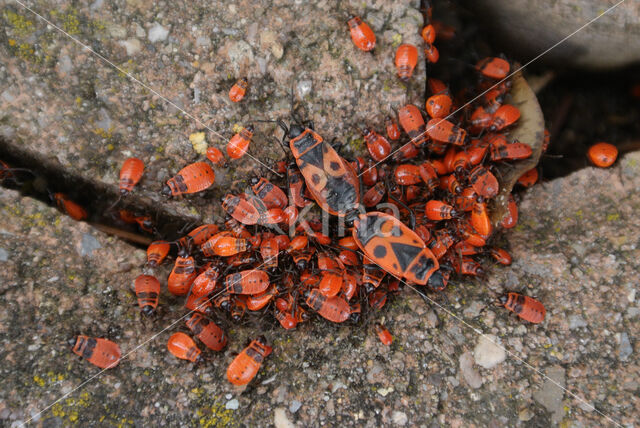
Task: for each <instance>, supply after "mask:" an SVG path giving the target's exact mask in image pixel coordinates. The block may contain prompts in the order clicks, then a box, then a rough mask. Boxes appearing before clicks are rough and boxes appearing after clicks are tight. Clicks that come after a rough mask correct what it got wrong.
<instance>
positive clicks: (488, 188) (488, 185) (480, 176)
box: [469, 165, 500, 198]
mask: <svg viewBox="0 0 640 428" xmlns="http://www.w3.org/2000/svg"><path fill="white" fill-rule="evenodd" d="M469 184H471V187H472V188H473V190H474V191H475V192H476V193H477V194H478V195H480V196H482V197H483V198H493V197H495V196H496V195H497V194H498V190H500V185H499V184H498V179H497V178H496V177H495V176H494V175H493V174H492V173H491V171H489V170H488V169H487V168H485V167H484V166H482V165H478V166H476V167H475V168H473V169H472V170H471V172H470V173H469Z"/></svg>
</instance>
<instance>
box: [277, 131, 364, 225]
mask: <svg viewBox="0 0 640 428" xmlns="http://www.w3.org/2000/svg"><path fill="white" fill-rule="evenodd" d="M278 123H279V124H280V126H281V127H282V128H283V129H284V130H285V135H287V136H288V138H289V139H290V140H289V147H290V148H291V152H292V153H293V156H294V158H295V160H296V163H297V165H298V168H299V169H300V172H301V173H302V175H303V176H304V180H305V182H306V185H307V189H308V190H309V192H310V193H311V196H312V197H313V199H315V201H316V203H317V204H318V205H319V206H320V208H322V209H323V210H324V211H326V212H328V213H329V214H331V215H336V216H340V217H342V216H345V215H346V214H347V213H348V212H350V211H352V210H354V209H355V208H356V207H357V206H358V204H359V203H360V198H361V195H360V184H359V180H358V176H357V175H356V172H355V170H354V169H353V167H352V166H351V164H349V163H348V162H347V161H345V160H344V159H343V158H342V157H341V156H340V155H339V154H338V153H337V152H336V151H335V149H334V148H333V147H331V145H329V144H328V143H327V142H326V141H324V140H323V138H322V137H321V136H320V134H318V133H316V132H315V131H313V129H311V128H305V129H302V128H301V127H299V126H297V125H294V126H292V127H291V128H290V129H289V128H287V127H286V125H285V124H284V123H282V122H278ZM296 205H297V204H296Z"/></svg>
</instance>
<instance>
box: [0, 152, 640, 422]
mask: <svg viewBox="0 0 640 428" xmlns="http://www.w3.org/2000/svg"><path fill="white" fill-rule="evenodd" d="M600 183H601V184H600ZM605 183H606V184H605ZM638 188H640V154H630V155H627V156H625V157H623V158H622V159H621V160H620V162H619V164H618V165H617V166H615V167H614V168H612V169H607V170H599V169H595V168H586V169H584V170H581V171H578V172H576V173H573V174H571V175H569V176H568V177H566V178H563V179H558V180H554V181H552V182H548V183H545V184H544V185H538V186H536V187H534V188H533V189H531V190H530V191H528V192H527V193H525V194H524V197H523V200H522V203H521V206H520V224H519V226H518V227H516V229H515V230H513V231H512V232H511V233H509V234H508V235H506V238H507V241H508V246H509V248H510V250H511V253H512V255H513V256H514V264H513V265H512V266H511V267H509V268H499V267H496V268H494V269H492V270H491V272H490V273H489V275H488V276H487V280H486V281H482V282H481V281H470V280H465V281H462V283H461V284H460V285H459V286H455V287H450V288H449V289H447V291H446V293H447V300H448V303H445V301H444V300H443V299H437V300H432V301H431V302H430V303H431V306H432V307H433V310H429V309H427V308H426V307H425V306H424V302H423V301H422V300H421V299H419V298H418V297H417V296H415V295H414V294H411V293H408V292H407V293H404V294H403V295H402V296H401V297H399V298H397V299H394V300H392V301H391V302H390V303H389V304H387V307H385V309H384V310H383V312H382V313H381V314H380V316H383V315H384V317H385V321H384V323H385V325H386V326H387V327H388V328H389V329H390V331H391V332H392V334H393V335H394V343H393V344H392V345H391V346H390V347H386V346H383V345H382V344H380V343H379V341H378V339H377V338H376V337H375V334H374V333H373V329H372V326H365V327H353V326H348V325H345V326H333V325H329V324H327V323H324V322H322V321H318V322H314V323H312V324H308V325H304V326H301V327H299V328H298V330H295V331H291V332H285V331H283V330H282V329H281V328H279V327H275V326H274V325H273V324H267V325H265V324H263V323H261V321H260V320H257V319H250V321H249V322H248V324H247V325H246V326H229V330H228V332H229V348H228V350H227V351H225V352H224V353H221V354H215V355H214V354H212V353H208V352H205V353H206V354H207V356H208V358H210V360H209V361H207V362H205V363H203V364H202V365H201V366H199V367H192V365H191V364H187V363H185V362H183V361H179V360H176V359H175V358H174V357H172V356H171V355H169V354H168V352H167V351H166V348H165V346H166V340H167V339H168V337H169V335H170V334H171V332H173V331H176V330H177V329H178V328H179V324H178V325H172V323H174V322H176V321H177V320H178V319H179V317H180V316H182V315H183V314H184V312H183V311H182V310H181V308H180V306H181V302H180V301H179V300H178V299H175V298H171V297H169V296H168V295H167V294H166V291H165V292H163V295H162V297H161V300H160V301H161V303H160V305H161V311H160V314H159V315H158V316H157V317H156V318H155V319H153V320H147V321H146V322H143V321H142V320H141V319H140V316H139V313H138V309H137V308H136V307H135V305H134V301H135V298H134V296H133V294H132V292H131V282H132V279H133V278H135V276H136V275H137V274H138V272H139V268H137V266H140V265H141V264H142V261H143V260H144V252H143V251H141V250H137V249H132V248H131V247H128V246H127V245H125V244H123V243H121V242H119V241H117V240H115V239H113V238H110V237H107V236H106V235H103V234H102V233H100V232H96V231H95V230H92V229H91V228H90V227H89V226H88V225H86V224H84V223H76V222H73V221H72V220H70V219H69V218H68V217H65V216H62V215H60V214H58V213H57V212H56V211H54V210H52V209H51V208H48V207H46V206H43V205H42V204H40V203H38V202H34V201H32V200H29V199H24V198H21V197H19V196H18V195H17V194H16V193H15V192H12V191H8V190H1V191H0V215H1V216H2V218H4V219H6V220H7V221H6V222H4V223H3V224H2V226H0V235H1V236H2V238H3V243H4V244H3V248H4V250H5V251H6V253H7V261H4V262H2V261H0V267H1V269H0V287H1V288H0V343H1V345H2V348H1V350H0V357H1V358H2V359H3V361H6V362H7V364H4V365H3V367H2V368H0V376H1V377H2V379H3V388H2V390H1V391H0V418H2V423H3V424H4V425H11V424H12V423H16V422H17V421H25V420H26V419H27V418H29V417H31V416H35V415H37V413H38V411H39V410H41V409H43V408H45V407H46V406H48V405H50V404H51V403H52V402H54V400H56V399H58V398H59V397H60V396H61V395H62V394H64V393H70V394H69V395H68V396H66V397H64V398H63V399H62V400H61V401H60V402H58V403H56V404H55V405H54V406H53V407H51V408H50V409H48V410H47V411H46V412H44V413H42V414H41V415H39V416H38V418H39V420H40V421H43V423H46V424H49V425H50V424H60V425H68V424H72V423H73V422H74V421H78V422H81V423H82V424H98V423H99V421H103V422H104V421H109V422H108V423H112V424H123V425H127V424H138V425H141V424H150V423H153V424H157V425H161V424H163V423H164V424H167V425H175V424H185V423H190V424H198V425H203V426H207V425H213V424H229V425H240V424H246V425H251V426H266V425H269V424H271V423H274V422H275V419H274V418H275V417H276V414H275V413H274V410H275V409H279V410H278V414H279V415H280V416H279V417H278V421H281V422H282V423H283V424H284V423H286V422H285V421H289V422H291V423H294V424H296V425H304V426H318V425H331V424H340V425H345V426H361V425H368V426H374V425H381V424H385V425H392V424H400V423H402V422H403V421H405V417H406V425H410V424H411V425H427V426H429V425H432V424H440V425H453V426H456V425H457V426H466V425H470V424H475V425H481V426H486V425H492V424H493V425H496V424H497V425H508V426H518V425H519V424H523V423H526V424H528V425H526V426H530V425H536V426H549V425H556V424H569V425H576V426H593V425H600V426H602V425H607V424H609V423H610V422H611V421H610V420H608V419H606V418H607V417H610V418H612V419H613V420H615V421H616V422H619V423H622V424H632V423H635V421H636V420H637V419H638V418H639V417H640V414H639V413H638V410H637V406H636V405H635V402H634V398H633V397H634V396H635V395H637V393H638V390H639V388H640V384H639V383H638V380H637V379H638V376H639V375H640V366H639V362H638V357H637V353H636V352H633V344H632V342H633V339H632V338H634V337H638V335H639V334H640V331H638V330H639V327H638V323H636V322H635V321H633V320H632V319H629V318H628V316H629V315H628V314H629V313H630V312H631V313H633V312H632V311H630V309H636V310H637V309H638V299H633V301H629V299H628V298H627V296H628V295H629V292H630V290H635V289H636V288H637V284H636V281H635V279H636V278H637V271H638V270H639V269H640V266H638V260H640V257H639V256H640V254H638V251H639V250H638V248H637V246H636V243H637V242H638V241H639V240H640V227H639V226H638V224H637V222H635V212H637V210H638V209H639V208H640V194H639V192H638ZM621 202H622V203H621ZM594 207H598V209H597V210H596V209H594ZM85 234H89V235H91V236H92V237H93V238H95V239H96V240H97V242H98V243H99V244H100V248H97V249H95V250H94V251H93V252H92V253H91V255H86V256H82V255H81V254H80V252H79V251H78V249H79V246H80V243H81V242H82V240H83V236H84V235H85ZM578 246H579V247H580V248H582V249H583V250H582V251H583V253H582V255H581V256H580V257H578V256H577V255H576V254H575V253H574V252H575V251H576V250H575V248H578ZM158 274H159V278H161V281H162V283H163V284H164V283H165V281H166V275H167V274H168V267H163V268H162V269H160V271H159V273H158ZM508 278H512V279H511V280H509V281H510V282H509V284H513V285H511V286H510V287H509V288H510V289H512V290H515V291H519V292H525V293H527V294H530V295H532V296H535V297H537V298H539V299H540V300H541V301H542V302H543V303H544V304H545V305H546V307H547V311H548V312H547V318H546V320H545V321H544V322H543V323H542V324H540V325H531V324H527V323H525V322H523V321H521V320H520V319H518V318H516V317H513V316H509V315H508V312H507V311H506V310H503V309H500V308H494V307H493V306H491V304H492V302H493V300H494V296H495V295H496V294H499V293H501V292H503V291H505V289H504V284H505V283H506V282H507V279H508ZM514 278H515V279H514ZM472 285H473V286H472ZM620 296H623V298H620ZM464 302H482V303H483V304H485V305H486V306H487V307H489V308H493V309H488V308H487V309H484V310H482V311H481V312H480V314H479V315H478V316H477V317H473V319H472V320H467V319H465V318H466V317H467V316H469V317H470V318H471V317H472V316H473V315H474V314H473V313H469V312H467V313H466V314H465V313H464V309H465V308H466V303H464ZM445 309H446V312H445ZM431 313H433V314H434V316H436V319H437V323H433V321H430V320H429V316H428V315H429V314H431ZM463 314H465V315H464V316H465V318H462V317H463ZM572 316H580V317H582V318H583V319H584V320H585V321H586V322H587V326H586V327H580V328H576V329H573V330H572V329H570V325H569V323H570V321H569V320H570V319H571V317H572ZM178 323H179V321H178ZM465 323H468V324H465ZM469 326H472V327H474V328H477V329H479V331H482V332H483V333H484V334H490V335H494V336H496V337H498V338H500V341H501V344H502V346H504V347H505V348H506V349H508V350H509V351H510V352H512V353H513V356H510V357H509V358H507V359H506V360H505V361H503V362H502V363H500V364H498V365H497V366H495V367H493V368H492V369H484V368H483V369H481V372H482V376H483V378H482V380H483V382H482V383H481V382H479V381H478V378H477V377H475V374H473V375H472V377H469V376H470V371H469V370H470V369H471V373H473V372H474V371H476V369H474V367H473V360H472V353H473V348H470V345H469V344H474V343H477V342H478V335H477V333H475V332H474V331H473V330H472V329H470V328H469ZM164 329H166V331H163V330H164ZM258 331H259V332H260V333H262V334H265V335H266V336H267V338H268V339H269V341H270V342H271V343H272V345H273V346H274V352H273V354H272V355H270V356H269V357H268V358H267V359H266V361H265V363H264V364H263V367H262V369H261V371H260V373H259V374H258V376H257V378H256V379H255V380H254V381H253V382H252V383H251V384H250V385H249V386H248V387H247V388H246V389H244V390H243V391H237V390H235V389H234V388H233V387H232V386H231V385H230V384H229V383H228V382H227V381H226V379H225V370H226V365H227V364H228V363H229V362H230V361H231V359H232V358H233V356H232V354H231V353H232V352H234V351H235V352H237V351H239V350H240V349H241V347H242V344H243V342H244V341H245V340H246V339H247V338H250V337H253V336H255V335H256V334H257V333H258ZM77 332H85V333H88V334H93V335H97V336H98V335H104V336H106V337H110V338H112V339H113V340H115V341H117V342H118V343H119V344H120V346H121V347H122V349H123V351H124V352H129V351H133V350H135V351H134V353H133V354H131V355H130V356H129V357H127V358H126V359H124V360H123V361H122V362H121V363H120V365H119V366H118V367H117V368H116V369H113V370H109V371H107V372H105V373H103V374H101V375H100V376H98V377H97V378H96V379H94V380H93V381H90V382H88V383H87V384H86V385H84V386H82V387H81V388H80V389H78V390H74V388H75V387H77V386H78V385H80V384H81V383H82V382H83V381H84V380H86V379H88V378H89V377H90V376H93V375H95V374H97V373H98V370H97V369H96V368H95V367H93V366H91V365H90V364H88V363H87V362H85V361H81V360H79V359H78V358H77V357H76V356H75V355H73V354H72V353H71V352H70V351H69V349H68V347H67V345H66V344H65V342H66V339H67V338H68V337H69V336H70V335H72V334H75V333H77ZM158 332H161V333H160V334H159V335H158V336H157V337H154V335H155V334H157V333H158ZM625 335H626V337H627V338H628V341H629V346H631V352H630V353H629V352H628V350H629V348H628V347H627V346H626V345H625V343H626V340H627V339H624V337H625ZM145 341H148V342H146V343H144V344H143V342H145ZM139 345H141V346H140V348H138V349H136V347H138V346H139ZM623 349H626V351H625V352H624V353H622V355H623V356H625V355H626V360H625V361H622V360H620V359H619V358H620V355H621V353H620V351H621V350H623ZM521 360H522V361H524V362H526V364H527V365H525V364H523V363H522V361H521ZM534 369H535V370H534ZM540 373H544V374H545V375H547V376H549V377H550V378H551V379H553V380H554V381H555V382H557V383H559V384H560V385H561V386H563V387H564V388H566V389H567V390H568V391H570V392H571V393H573V394H575V395H576V396H577V397H579V399H578V398H576V396H573V395H571V394H569V393H567V392H565V391H563V390H562V389H560V388H558V386H557V385H555V384H554V383H553V382H551V381H549V380H548V379H545V378H544V377H542V376H541V374H540ZM369 375H370V376H369ZM474 379H475V380H474ZM380 391H384V392H385V393H384V394H381V393H380ZM140 397H144V398H145V399H144V400H141V399H140ZM236 400H237V406H238V407H237V409H235V410H233V409H231V408H227V407H228V405H229V403H230V402H234V401H236ZM593 406H595V410H594V407H593ZM231 407H235V403H233V405H232V406H231ZM115 409H117V411H116V410H115ZM402 415H404V416H402ZM603 415H606V416H603ZM279 423H280V422H279Z"/></svg>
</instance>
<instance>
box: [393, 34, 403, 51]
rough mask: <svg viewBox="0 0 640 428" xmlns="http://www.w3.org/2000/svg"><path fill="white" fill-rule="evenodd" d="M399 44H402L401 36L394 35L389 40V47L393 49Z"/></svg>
mask: <svg viewBox="0 0 640 428" xmlns="http://www.w3.org/2000/svg"><path fill="white" fill-rule="evenodd" d="M400 43H402V35H401V34H394V35H393V37H392V38H391V46H393V47H394V48H395V47H398V46H399V45H400Z"/></svg>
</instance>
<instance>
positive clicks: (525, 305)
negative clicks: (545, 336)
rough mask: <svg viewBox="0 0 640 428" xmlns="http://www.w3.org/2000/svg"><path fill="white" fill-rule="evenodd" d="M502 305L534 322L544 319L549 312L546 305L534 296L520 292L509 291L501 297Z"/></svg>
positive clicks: (524, 318)
mask: <svg viewBox="0 0 640 428" xmlns="http://www.w3.org/2000/svg"><path fill="white" fill-rule="evenodd" d="M499 302H500V305H502V306H504V307H505V308H507V309H509V310H510V311H512V312H514V313H516V314H517V315H518V316H519V317H520V318H522V319H523V320H525V321H529V322H531V323H534V324H539V323H541V322H542V321H544V316H545V314H546V313H547V310H546V309H545V307H544V305H543V304H542V303H540V302H539V301H538V300H536V299H534V298H533V297H529V296H523V295H522V294H518V293H507V294H505V295H503V296H500V298H499Z"/></svg>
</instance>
